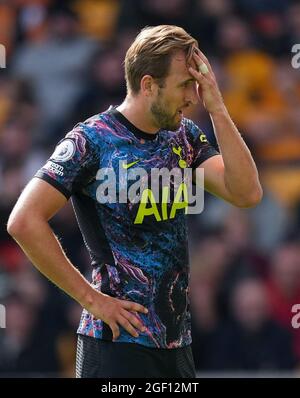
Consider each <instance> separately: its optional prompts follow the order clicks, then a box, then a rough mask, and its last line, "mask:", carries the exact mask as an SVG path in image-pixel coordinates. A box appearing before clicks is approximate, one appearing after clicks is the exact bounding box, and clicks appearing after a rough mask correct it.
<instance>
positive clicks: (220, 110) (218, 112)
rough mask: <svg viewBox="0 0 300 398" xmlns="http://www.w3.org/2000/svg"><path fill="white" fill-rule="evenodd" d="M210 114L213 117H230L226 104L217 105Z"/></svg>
mask: <svg viewBox="0 0 300 398" xmlns="http://www.w3.org/2000/svg"><path fill="white" fill-rule="evenodd" d="M209 114H210V117H211V118H212V119H213V118H215V117H219V116H226V117H229V113H228V110H227V108H226V106H225V105H224V104H223V105H220V106H219V107H216V108H215V109H214V110H213V111H211V112H209Z"/></svg>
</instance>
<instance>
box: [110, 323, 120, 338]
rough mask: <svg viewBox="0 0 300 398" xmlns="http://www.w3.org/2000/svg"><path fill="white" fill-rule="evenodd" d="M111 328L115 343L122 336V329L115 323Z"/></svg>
mask: <svg viewBox="0 0 300 398" xmlns="http://www.w3.org/2000/svg"><path fill="white" fill-rule="evenodd" d="M109 327H110V328H111V331H112V334H113V341H115V340H117V338H118V337H119V336H120V329H119V327H118V325H117V324H116V323H115V322H112V323H111V324H110V325H109Z"/></svg>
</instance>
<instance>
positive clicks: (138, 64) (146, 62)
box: [124, 25, 198, 94]
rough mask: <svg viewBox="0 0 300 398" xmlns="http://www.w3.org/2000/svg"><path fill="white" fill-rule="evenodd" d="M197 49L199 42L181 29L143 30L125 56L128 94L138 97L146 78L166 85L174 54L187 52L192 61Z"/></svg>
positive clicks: (171, 27) (162, 27)
mask: <svg viewBox="0 0 300 398" xmlns="http://www.w3.org/2000/svg"><path fill="white" fill-rule="evenodd" d="M195 47H198V42H197V40H196V39H194V38H193V37H192V36H190V35H189V34H188V33H187V32H186V31H185V30H184V29H183V28H181V27H179V26H175V25H159V26H148V27H146V28H144V29H142V30H141V32H140V33H139V34H138V36H137V37H136V39H135V40H134V42H133V43H132V44H131V46H130V47H129V49H128V51H127V53H126V56H125V62H124V64H125V79H126V85H127V91H128V92H130V93H132V94H137V93H138V92H139V91H140V83H141V79H142V77H143V76H145V75H151V76H152V77H153V78H154V79H156V80H157V81H158V83H159V85H160V86H163V83H164V79H165V78H166V77H167V75H168V72H169V68H170V64H171V58H172V55H173V54H174V53H175V52H176V51H178V50H183V51H184V52H185V54H186V57H187V60H189V59H190V58H191V56H192V52H193V49H194V48H195Z"/></svg>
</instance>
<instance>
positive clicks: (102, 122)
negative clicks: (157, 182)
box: [35, 107, 219, 348]
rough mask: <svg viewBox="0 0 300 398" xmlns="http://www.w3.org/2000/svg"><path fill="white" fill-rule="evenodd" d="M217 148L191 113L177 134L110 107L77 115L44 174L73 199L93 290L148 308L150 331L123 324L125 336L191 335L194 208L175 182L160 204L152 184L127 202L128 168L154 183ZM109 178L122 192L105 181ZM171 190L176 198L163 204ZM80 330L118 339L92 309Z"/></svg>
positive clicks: (161, 338) (148, 341) (165, 342)
mask: <svg viewBox="0 0 300 398" xmlns="http://www.w3.org/2000/svg"><path fill="white" fill-rule="evenodd" d="M217 154H219V153H218V152H217V151H216V150H215V149H214V148H213V147H212V146H211V145H210V144H209V142H208V141H207V139H206V137H205V135H204V134H203V132H202V131H201V130H200V129H199V128H198V127H197V126H196V125H195V124H194V123H193V122H192V121H191V120H188V119H185V118H183V119H182V121H181V126H180V128H179V129H178V130H177V131H176V132H172V131H166V130H159V131H158V132H157V133H156V134H149V133H145V132H142V131H141V130H139V129H137V128H136V127H135V126H133V125H132V124H131V123H130V122H129V121H128V120H127V119H126V118H125V117H124V116H123V115H122V114H121V113H120V112H118V111H117V109H116V108H115V107H111V108H109V109H108V110H107V111H105V112H103V113H101V114H98V115H96V116H93V117H91V118H90V119H88V120H86V121H85V122H83V123H78V124H77V125H76V126H75V127H74V128H73V130H72V131H70V132H69V133H68V134H67V135H66V136H65V138H63V139H62V140H61V141H60V142H59V143H58V145H57V147H56V149H55V151H54V153H53V154H52V156H51V157H50V158H49V160H48V161H47V163H46V164H45V165H44V166H43V167H42V168H41V169H40V170H39V171H38V172H37V173H36V174H35V177H39V178H42V179H43V180H45V181H47V182H48V183H49V184H51V185H52V186H53V187H55V188H56V189H58V190H59V191H60V192H61V193H62V194H64V195H65V196H66V197H67V198H69V197H71V200H72V204H73V207H74V211H75V215H76V218H77V221H78V224H79V227H80V230H81V233H82V235H83V238H84V242H85V245H86V247H87V250H88V251H89V254H90V257H91V263H92V266H93V273H92V285H93V286H94V288H96V289H98V290H101V291H102V292H103V293H105V294H108V295H110V296H113V297H116V298H119V299H124V300H129V301H133V302H137V303H140V304H142V305H143V306H145V307H146V308H148V310H149V312H148V314H140V313H138V314H136V316H137V317H139V318H140V319H141V321H142V323H143V324H144V325H145V326H146V331H145V332H144V333H142V332H139V337H137V338H134V337H132V336H131V335H129V333H128V332H126V331H125V330H124V329H123V328H122V327H120V332H121V333H120V337H119V338H118V339H117V341H116V342H133V343H138V344H142V345H145V346H148V347H158V348H177V347H183V346H186V345H189V344H190V343H191V330H190V312H189V301H188V280H189V258H188V240H187V225H186V217H185V215H186V206H185V204H182V203H179V201H178V200H177V201H176V197H177V196H176V195H177V193H176V192H174V191H175V189H176V187H175V184H174V185H172V184H171V186H170V187H169V188H166V189H163V186H161V189H160V191H161V193H162V195H161V199H160V200H158V201H157V203H155V200H154V199H155V198H154V197H153V194H152V191H151V187H150V185H148V188H147V187H146V188H145V189H143V188H140V189H138V190H137V193H138V197H139V198H140V200H137V201H130V200H129V199H128V200H127V201H124V200H123V202H121V200H118V198H119V197H120V195H121V193H123V194H124V193H126V192H127V193H128V190H129V189H130V188H132V186H133V184H135V183H136V182H137V181H136V180H134V179H132V176H131V179H129V174H130V173H134V171H135V169H136V170H137V168H142V169H143V170H144V171H145V173H146V176H144V177H143V180H144V182H145V180H147V179H148V180H151V169H153V168H158V169H162V168H167V169H168V170H172V169H173V168H179V169H182V170H183V169H185V168H192V169H195V168H196V167H198V166H199V165H200V164H201V163H202V162H204V161H205V160H206V159H208V158H209V157H211V156H214V155H217ZM108 178H110V180H108ZM107 181H110V182H111V181H112V182H113V183H114V184H113V185H114V187H115V192H112V193H110V191H109V189H108V186H107V187H106V188H105V182H107ZM148 182H149V181H148ZM143 186H145V185H143ZM143 186H142V187H143ZM149 187H150V188H149ZM181 188H182V186H181ZM181 193H182V192H181ZM103 195H104V196H105V195H106V197H107V198H108V199H107V201H106V202H104V201H103V199H102V198H103ZM166 196H168V197H169V198H170V200H169V202H170V203H166V204H164V197H166ZM141 198H143V200H142V199H141ZM116 199H117V200H116ZM177 199H178V198H177ZM165 202H166V201H165ZM78 333H80V334H83V335H87V336H92V337H95V338H100V339H103V340H112V333H111V330H110V328H109V326H108V325H106V324H105V323H104V322H102V321H101V320H99V319H95V318H94V317H93V315H91V314H89V313H88V312H87V311H86V310H83V313H82V317H81V321H80V325H79V328H78Z"/></svg>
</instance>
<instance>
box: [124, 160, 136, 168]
mask: <svg viewBox="0 0 300 398" xmlns="http://www.w3.org/2000/svg"><path fill="white" fill-rule="evenodd" d="M138 162H139V160H136V161H135V162H132V163H125V162H123V163H122V167H123V169H126V170H127V169H129V167H131V166H133V165H134V164H136V163H138Z"/></svg>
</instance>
